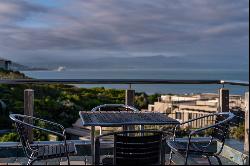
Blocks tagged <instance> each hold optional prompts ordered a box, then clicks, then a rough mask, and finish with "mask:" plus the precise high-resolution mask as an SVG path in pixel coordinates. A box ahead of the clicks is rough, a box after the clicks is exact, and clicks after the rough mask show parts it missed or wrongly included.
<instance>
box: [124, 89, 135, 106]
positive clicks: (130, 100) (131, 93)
mask: <svg viewBox="0 0 250 166" xmlns="http://www.w3.org/2000/svg"><path fill="white" fill-rule="evenodd" d="M125 104H126V105H129V106H134V104H135V90H131V89H127V90H126V99H125Z"/></svg>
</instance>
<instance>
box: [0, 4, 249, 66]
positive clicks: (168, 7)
mask: <svg viewBox="0 0 250 166" xmlns="http://www.w3.org/2000/svg"><path fill="white" fill-rule="evenodd" d="M248 45H249V0H0V57H3V58H8V59H11V60H14V61H16V62H20V63H23V64H28V65H39V64H40V65H42V64H45V63H48V62H50V63H53V62H55V61H58V60H59V61H64V62H71V63H72V62H74V61H78V62H79V61H84V59H86V58H93V57H105V56H117V57H119V56H121V57H129V56H131V57H132V56H153V55H164V56H190V58H193V57H196V58H197V57H198V59H201V60H202V59H204V60H213V59H215V60H216V59H218V60H222V59H225V58H227V59H228V60H229V61H234V60H235V61H247V60H248V58H249V47H248ZM194 60H195V59H194Z"/></svg>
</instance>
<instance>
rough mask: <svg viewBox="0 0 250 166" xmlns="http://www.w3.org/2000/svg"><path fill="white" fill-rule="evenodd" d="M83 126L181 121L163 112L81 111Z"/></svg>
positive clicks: (162, 123) (174, 123)
mask: <svg viewBox="0 0 250 166" xmlns="http://www.w3.org/2000/svg"><path fill="white" fill-rule="evenodd" d="M79 115H80V117H81V119H82V122H83V126H106V127H112V126H122V125H167V124H169V125H176V124H179V122H178V121H177V120H175V119H172V118H170V117H167V116H166V115H164V114H162V113H153V112H125V111H122V112H117V111H96V112H89V111H88V112H87V111H80V112H79Z"/></svg>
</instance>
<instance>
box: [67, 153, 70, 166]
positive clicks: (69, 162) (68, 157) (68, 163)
mask: <svg viewBox="0 0 250 166" xmlns="http://www.w3.org/2000/svg"><path fill="white" fill-rule="evenodd" d="M67 160H68V165H70V161H69V155H67Z"/></svg>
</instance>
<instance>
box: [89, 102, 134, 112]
mask: <svg viewBox="0 0 250 166" xmlns="http://www.w3.org/2000/svg"><path fill="white" fill-rule="evenodd" d="M91 111H133V112H138V111H139V110H138V109H136V108H134V107H132V106H128V105H124V104H103V105H99V106H97V107H95V108H93V109H92V110H91Z"/></svg>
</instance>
